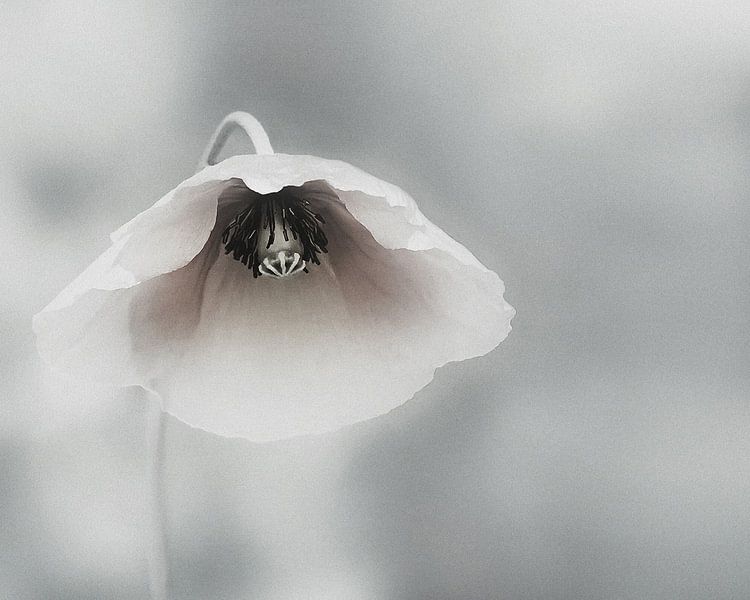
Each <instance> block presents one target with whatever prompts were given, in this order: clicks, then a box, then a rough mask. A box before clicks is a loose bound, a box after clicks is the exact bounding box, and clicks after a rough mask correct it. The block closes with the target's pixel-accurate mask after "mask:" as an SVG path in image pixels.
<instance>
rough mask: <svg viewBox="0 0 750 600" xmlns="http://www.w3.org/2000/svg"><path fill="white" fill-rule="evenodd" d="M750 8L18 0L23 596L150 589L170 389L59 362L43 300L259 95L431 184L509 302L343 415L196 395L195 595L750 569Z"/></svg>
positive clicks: (435, 592)
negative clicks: (41, 353) (488, 342)
mask: <svg viewBox="0 0 750 600" xmlns="http://www.w3.org/2000/svg"><path fill="white" fill-rule="evenodd" d="M749 27H750V12H748V9H747V3H746V2H744V1H735V2H732V1H726V0H725V1H722V2H708V1H706V2H685V1H684V0H680V1H677V0H668V1H665V2H658V3H653V2H650V1H646V0H638V1H635V2H627V3H622V2H611V1H604V2H602V1H601V0H596V1H594V0H590V1H589V0H585V1H580V0H577V1H575V2H572V1H571V2H563V1H545V2H543V1H528V0H524V1H523V2H520V1H517V2H510V3H507V2H504V3H500V2H486V3H479V2H468V3H467V2H446V1H438V2H435V1H432V2H417V3H404V2H378V3H367V2H357V3H345V2H333V1H318V2H315V3H296V2H278V1H277V0H274V1H268V2H257V1H251V2H247V3H240V2H226V1H221V0H219V1H213V2H209V3H202V4H198V3H184V4H178V3H175V4H174V5H172V6H169V5H168V3H147V2H133V3H128V4H125V3H122V4H120V3H115V2H94V1H88V0H83V1H77V2H35V1H33V0H32V2H24V3H21V2H5V3H3V4H2V6H1V7H0V40H2V41H0V50H1V52H0V81H1V82H2V84H1V85H0V107H2V110H1V111H0V132H2V133H0V207H1V212H0V232H2V242H3V243H2V247H3V259H2V261H0V265H1V266H0V269H2V280H3V282H4V285H3V294H2V295H1V296H0V324H1V326H2V338H1V339H0V355H1V356H2V363H0V364H1V365H2V366H1V369H2V370H1V371H0V597H1V598H9V599H19V600H26V599H42V600H46V599H70V600H89V599H90V600H105V599H118V600H120V599H123V600H128V599H142V598H145V597H147V594H148V591H147V590H148V587H147V571H146V561H145V549H146V545H147V543H148V539H149V531H148V525H147V523H148V519H147V504H146V496H147V494H146V492H147V489H146V483H145V481H146V480H145V469H146V464H147V456H146V450H145V448H146V443H145V437H144V436H145V434H144V419H145V412H146V404H145V401H144V399H143V398H141V397H140V396H139V395H138V394H137V393H125V394H122V393H120V394H115V393H113V392H111V391H107V390H96V389H86V390H79V389H77V388H76V386H75V385H74V383H70V382H69V383H63V382H60V381H58V380H55V379H53V378H52V377H51V376H50V375H49V374H48V373H47V372H46V370H45V369H44V367H43V366H42V365H41V364H40V363H39V361H38V359H37V357H36V355H35V351H34V346H33V339H32V336H31V331H30V319H31V316H32V314H33V313H34V312H36V311H38V310H39V309H40V308H42V307H43V306H44V305H45V304H46V303H47V302H48V301H49V300H50V299H51V298H52V297H53V296H54V295H55V294H56V293H57V291H59V289H61V288H62V287H63V286H64V285H65V284H66V283H67V282H68V281H69V280H70V279H71V278H73V277H74V276H75V275H77V274H78V273H79V272H80V271H81V270H82V269H83V268H84V267H85V266H86V265H87V264H88V263H89V262H90V261H91V260H92V259H93V258H95V257H96V256H97V255H98V254H99V253H100V252H101V251H102V250H104V249H105V248H106V247H107V245H108V237H107V235H108V233H109V232H110V231H112V230H113V229H115V228H116V227H117V226H119V225H120V224H121V223H123V222H124V221H126V220H128V219H129V218H130V217H132V216H133V215H134V214H136V213H137V212H139V211H141V210H143V209H145V208H146V207H148V206H150V205H151V204H152V203H153V202H154V201H156V200H157V199H158V198H159V197H160V196H161V195H162V194H164V193H165V192H167V191H168V190H169V189H170V188H172V187H173V186H175V185H176V184H177V183H179V182H180V181H181V180H182V179H184V178H185V177H187V176H188V175H190V174H191V173H192V169H193V168H194V166H195V164H196V161H197V159H198V157H199V155H200V153H201V151H202V149H203V144H204V143H205V141H206V140H207V138H208V136H209V135H210V134H211V132H212V129H213V127H214V126H215V125H216V124H217V123H218V121H219V120H220V119H221V118H222V117H223V116H224V114H226V113H227V112H230V111H232V110H236V109H243V110H248V111H250V112H252V113H253V114H255V115H256V116H257V117H258V118H259V119H260V121H261V122H262V123H263V124H264V125H265V127H266V129H267V131H268V133H269V135H270V137H271V140H272V142H273V144H274V147H275V148H276V149H277V150H279V151H283V152H288V153H305V154H314V155H318V156H324V157H330V158H339V159H342V160H346V161H348V162H351V163H353V164H355V165H358V166H360V167H362V168H364V169H365V170H367V171H370V172H372V173H373V174H375V175H377V176H379V177H382V178H383V179H386V180H388V181H392V182H394V183H396V184H398V185H400V186H401V187H403V188H405V189H406V190H408V191H409V192H410V193H411V194H412V195H413V196H414V197H415V198H416V199H417V201H418V202H419V203H420V206H421V207H422V209H423V211H424V212H425V213H426V214H427V215H428V216H429V217H430V218H431V219H432V220H434V221H435V222H436V223H438V224H440V225H441V226H442V227H443V228H444V229H445V230H446V231H448V232H449V233H450V234H451V235H453V236H454V237H455V238H457V239H458V240H460V241H462V242H463V243H464V244H465V245H466V246H468V247H469V248H471V249H472V250H473V251H474V252H475V254H476V255H477V256H478V257H479V258H480V260H482V261H483V262H484V263H485V264H487V265H488V266H489V267H490V268H492V269H494V270H496V271H498V272H499V273H500V274H501V276H502V277H503V279H505V281H506V283H507V287H508V293H507V297H508V299H509V301H510V302H511V303H512V304H513V305H514V306H515V307H516V308H517V309H518V316H517V318H516V319H515V321H514V323H513V324H514V331H513V333H512V334H511V336H510V337H509V338H508V340H507V341H506V342H504V343H503V344H502V345H501V347H500V348H499V349H498V350H496V351H494V352H492V353H491V354H489V355H488V356H486V357H483V358H481V359H477V360H473V361H469V362H465V363H461V364H455V365H451V366H448V367H446V368H444V369H442V370H440V371H439V372H438V374H437V376H436V378H435V381H434V382H433V383H432V384H431V385H430V386H429V387H428V388H426V389H425V390H423V391H422V392H420V393H419V394H417V396H416V397H415V398H414V399H413V400H412V401H410V402H408V403H407V404H406V405H404V406H403V407H402V408H400V409H398V410H396V411H394V412H393V413H391V414H389V415H386V416H384V417H382V418H379V419H376V420H374V421H370V422H367V423H364V424H360V425H358V426H355V427H352V428H350V429H348V430H345V431H342V432H341V433H338V434H334V435H329V436H324V437H320V438H317V439H307V440H298V441H293V442H286V443H280V444H271V445H265V446H257V445H253V444H249V443H246V442H242V441H238V440H228V439H222V438H219V437H216V436H213V435H210V434H207V433H204V432H201V431H195V430H192V429H190V428H188V427H187V426H185V425H183V424H181V423H180V422H178V421H175V420H170V421H169V424H168V428H167V439H166V445H167V446H166V447H167V459H166V460H167V464H166V470H165V473H166V475H165V490H166V496H165V503H166V505H167V509H168V524H167V525H168V527H167V539H168V554H169V555H168V559H169V567H170V583H171V588H172V598H174V599H186V600H187V599H190V600H199V599H212V600H215V599H234V598H243V599H247V598H258V599H261V598H263V599H279V600H282V599H296V598H305V599H321V600H322V599H326V600H332V599H333V600H335V599H347V600H349V599H363V600H371V599H378V600H379V599H384V600H385V599H388V600H392V599H404V600H406V599H425V600H427V599H429V600H440V599H466V600H469V599H485V598H486V599H571V600H573V599H575V600H581V599H588V598H590V599H634V600H635V599H638V600H642V599H651V598H654V599H656V598H659V599H661V598H664V599H669V598H679V599H681V600H687V599H692V598H695V599H705V598H712V599H715V600H719V599H730V598H732V599H740V598H747V597H750V568H749V566H750V507H749V505H748V498H749V497H750V409H749V407H748V399H749V395H748V391H749V389H750V386H749V385H748V383H749V382H748V366H749V365H748V354H749V351H750V328H749V327H748V313H749V311H750V300H749V299H750V289H749V288H750V285H749V283H750V281H749V273H750V271H749V270H748V267H750V242H749V239H748V238H749V236H748V233H749V227H750V202H749V200H750V193H749V190H750V172H749V171H748V166H749V164H750V162H749V161H748V159H749V158H750V152H749V149H750V148H749V143H750V39H749V38H748V35H747V32H748V31H749V29H748V28H749ZM240 142H241V140H240ZM240 142H237V144H236V148H240V147H241V143H240Z"/></svg>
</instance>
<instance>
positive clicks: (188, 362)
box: [34, 154, 514, 441]
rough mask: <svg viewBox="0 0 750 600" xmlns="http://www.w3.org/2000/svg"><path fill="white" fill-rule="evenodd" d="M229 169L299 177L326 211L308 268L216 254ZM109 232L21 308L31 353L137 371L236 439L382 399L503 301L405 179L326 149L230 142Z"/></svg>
mask: <svg viewBox="0 0 750 600" xmlns="http://www.w3.org/2000/svg"><path fill="white" fill-rule="evenodd" d="M239 180H241V181H243V182H244V184H245V185H246V186H247V187H249V188H250V189H252V190H253V191H255V192H257V193H269V192H273V191H278V190H279V189H281V188H282V187H285V186H289V185H293V186H302V185H303V184H304V192H305V197H308V198H310V199H311V201H312V202H313V203H314V204H315V208H316V210H317V211H319V212H321V213H322V214H323V216H324V217H325V219H326V227H325V230H326V233H327V235H328V237H329V240H330V244H329V253H328V254H327V255H325V257H324V260H323V262H322V264H321V265H320V266H314V265H313V266H311V267H310V269H309V270H310V272H309V273H308V274H299V275H296V276H294V277H289V278H284V279H283V280H275V279H273V278H270V277H260V278H258V279H254V278H253V277H252V276H251V274H250V273H249V272H248V270H247V268H246V267H245V266H244V265H242V264H241V263H239V262H237V261H235V260H233V259H232V258H231V257H229V256H226V255H224V253H223V251H222V247H221V242H220V239H219V237H220V233H221V231H222V230H223V227H224V226H225V224H226V223H227V222H228V219H231V216H232V214H233V212H232V211H233V202H234V199H233V196H232V194H233V191H234V190H236V189H238V188H237V182H238V181H239ZM220 195H222V198H221V201H220V202H219V196H220ZM217 205H218V206H219V209H218V212H217ZM214 221H216V223H215V224H214ZM113 242H114V243H113V246H112V248H111V249H110V250H109V251H108V252H106V253H105V254H104V255H102V257H100V258H99V259H98V260H97V261H96V262H95V263H94V264H93V265H92V266H91V267H90V268H89V269H88V270H87V271H86V272H85V273H84V274H83V275H82V276H80V277H79V278H78V279H76V281H74V282H73V284H71V285H70V286H69V287H68V288H66V290H64V291H63V292H62V293H61V295H60V296H59V297H58V298H57V299H56V300H54V301H53V302H52V303H51V304H50V305H49V306H48V307H47V308H46V309H45V310H44V311H42V313H40V314H39V315H37V316H36V317H35V323H34V325H35V330H36V331H37V335H38V340H39V348H40V351H41V352H42V354H43V356H44V357H45V358H46V359H47V360H48V361H49V362H50V363H52V364H53V365H55V366H57V367H58V368H61V369H64V370H68V371H73V372H75V373H77V374H78V375H79V376H86V375H87V374H88V375H90V376H92V377H96V378H99V379H104V380H106V381H108V382H110V383H112V384H115V385H130V384H133V385H141V386H143V387H144V388H147V389H149V390H152V391H154V392H155V393H157V394H158V395H159V396H160V398H161V400H162V405H163V407H164V409H165V410H167V411H168V412H170V413H171V414H173V415H174V416H176V417H177V418H179V419H182V420H183V421H185V422H187V423H189V424H191V425H193V426H196V427H200V428H203V429H206V430H208V431H212V432H214V433H218V434H221V435H227V436H241V437H245V438H248V439H251V440H254V441H269V440H275V439H281V438H285V437H290V436H295V435H302V434H313V433H321V432H325V431H331V430H335V429H338V428H340V427H342V426H345V425H348V424H351V423H354V422H357V421H361V420H365V419H368V418H371V417H374V416H377V415H381V414H383V413H386V412H388V411H389V410H391V409H392V408H394V407H396V406H398V405H400V404H402V403H403V402H405V401H406V400H408V399H409V398H410V397H411V396H412V395H413V394H414V393H415V392H416V391H418V390H419V389H420V388H422V387H423V386H424V385H426V384H427V383H428V382H429V381H430V380H431V379H432V376H433V373H434V370H435V369H436V368H437V367H439V366H441V365H443V364H445V363H447V362H450V361H455V360H463V359H466V358H470V357H473V356H478V355H481V354H484V353H486V352H488V351H489V350H491V349H492V348H494V347H495V346H496V345H497V344H498V343H499V342H500V341H501V340H502V339H503V338H504V337H505V336H506V335H507V334H508V332H509V330H510V319H511V318H512V316H513V314H514V311H513V309H512V308H511V307H510V306H509V305H508V304H507V303H506V302H505V301H504V300H503V297H502V294H503V284H502V282H501V281H500V279H499V278H498V277H497V275H495V274H494V273H492V272H491V271H489V270H487V269H486V268H485V267H483V266H482V265H481V264H480V263H479V262H478V261H477V260H476V259H475V258H474V257H473V255H471V253H470V252H469V251H468V250H466V249H465V248H464V247H463V246H461V245H460V244H458V243H457V242H455V241H454V240H452V239H451V238H450V237H449V236H447V235H446V234H445V233H443V232H442V231H441V230H440V229H438V228H437V227H435V226H434V225H433V224H432V223H430V222H429V221H428V220H427V219H426V218H425V217H424V216H423V215H422V214H421V213H420V212H419V210H418V209H417V207H416V204H415V203H414V201H413V200H412V199H411V198H410V197H409V196H408V195H407V194H405V193H404V192H403V191H402V190H400V189H399V188H397V187H395V186H392V185H390V184H388V183H385V182H383V181H380V180H378V179H376V178H374V177H372V176H370V175H368V174H366V173H364V172H362V171H360V170H359V169H356V168H355V167H352V166H350V165H347V164H346V163H341V162H338V161H328V160H324V159H319V158H315V157H309V156H287V155H279V154H275V155H267V156H241V157H233V158H231V159H228V160H226V161H223V162H222V163H219V164H218V165H215V166H213V167H209V168H207V169H204V170H203V171H201V172H200V173H199V174H198V175H196V176H195V177H193V178H191V179H190V180H188V181H186V182H185V183H183V184H182V185H181V186H180V187H178V188H177V189H176V190H175V191H173V192H172V193H170V194H168V195H167V196H165V198H163V199H162V200H161V201H159V202H158V203H157V204H156V205H155V206H154V207H152V208H151V209H149V210H148V211H145V212H144V213H142V214H141V215H139V216H138V217H136V218H135V219H133V220H132V221H131V222H130V223H128V224H126V225H125V226H123V227H122V228H121V229H120V230H118V231H117V232H115V234H113Z"/></svg>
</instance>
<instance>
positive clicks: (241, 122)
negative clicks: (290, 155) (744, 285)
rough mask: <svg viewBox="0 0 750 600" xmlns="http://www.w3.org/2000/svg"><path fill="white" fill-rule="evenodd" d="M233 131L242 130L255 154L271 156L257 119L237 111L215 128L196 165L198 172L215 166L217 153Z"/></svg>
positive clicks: (271, 149)
mask: <svg viewBox="0 0 750 600" xmlns="http://www.w3.org/2000/svg"><path fill="white" fill-rule="evenodd" d="M235 129H242V130H243V131H244V132H245V133H246V134H247V135H248V137H249V138H250V141H251V142H252V143H253V146H254V147H255V153H256V154H273V148H272V147H271V141H270V140H269V139H268V135H267V134H266V130H265V129H263V126H262V125H261V124H260V122H259V121H258V119H256V118H255V117H254V116H252V115H251V114H249V113H246V112H242V111H237V112H233V113H231V114H228V115H227V116H226V117H224V120H223V121H222V122H221V123H220V124H219V126H218V127H217V128H216V131H214V134H213V136H211V139H210V140H209V142H208V144H207V145H206V149H205V150H204V151H203V156H202V157H201V161H200V163H198V170H199V171H200V170H201V169H203V168H204V167H207V166H209V165H215V164H216V158H217V157H218V156H219V152H221V149H222V148H223V147H224V144H226V142H227V140H228V139H229V136H230V135H232V133H233V132H234V130H235Z"/></svg>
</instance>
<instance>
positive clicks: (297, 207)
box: [221, 194, 328, 277]
mask: <svg viewBox="0 0 750 600" xmlns="http://www.w3.org/2000/svg"><path fill="white" fill-rule="evenodd" d="M321 224H325V220H324V219H323V217H321V216H320V215H319V214H318V213H315V212H313V211H312V210H311V209H310V202H309V201H308V200H305V199H304V198H295V197H292V196H289V195H281V194H271V195H269V196H261V197H260V198H258V199H257V200H256V201H254V202H252V203H251V204H250V205H249V206H248V207H247V208H245V209H243V210H242V211H241V212H239V213H238V214H237V215H236V216H235V217H234V219H232V222H231V223H229V225H227V228H226V229H225V230H224V232H223V233H222V234H221V241H222V243H223V244H224V251H225V253H226V254H230V253H231V254H232V258H234V259H235V260H239V261H241V262H242V264H244V265H247V268H248V269H251V270H252V272H253V277H259V276H260V275H261V272H260V270H259V269H258V265H259V264H260V263H261V262H262V261H263V254H264V252H263V251H264V250H267V249H268V248H270V247H271V245H272V244H273V243H274V240H275V239H276V234H277V228H280V229H281V234H282V235H283V236H284V240H285V241H287V242H288V241H289V235H290V234H291V236H292V238H293V239H295V240H299V242H300V245H301V246H302V252H300V255H301V256H302V260H304V261H305V262H306V263H310V262H312V263H315V264H316V265H319V264H320V259H319V258H318V254H320V253H321V252H322V253H326V252H328V248H327V246H328V238H327V237H326V235H325V233H324V232H323V229H322V228H321ZM266 229H267V230H268V242H267V243H266V244H265V248H259V247H258V246H259V244H258V239H259V238H260V237H261V231H262V230H266ZM260 245H261V246H262V245H263V244H262V243H261V244H260ZM304 271H305V273H307V268H305V269H304Z"/></svg>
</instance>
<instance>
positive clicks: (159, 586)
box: [146, 398, 167, 600]
mask: <svg viewBox="0 0 750 600" xmlns="http://www.w3.org/2000/svg"><path fill="white" fill-rule="evenodd" d="M147 411H148V413H147V415H146V438H147V440H146V441H147V448H146V452H147V458H146V460H147V461H148V468H147V475H148V477H147V480H148V488H149V489H148V494H149V507H148V511H149V517H150V519H149V520H150V522H149V529H148V531H149V534H150V537H149V540H148V548H147V558H148V586H149V591H150V594H151V600H167V553H166V540H165V533H164V499H163V494H162V491H163V490H162V480H161V472H162V457H163V454H164V429H165V426H166V419H165V417H164V413H163V412H162V410H161V406H160V405H159V403H158V402H157V401H156V400H154V399H153V398H149V399H148V408H147Z"/></svg>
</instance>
